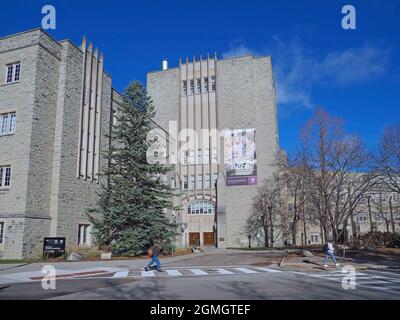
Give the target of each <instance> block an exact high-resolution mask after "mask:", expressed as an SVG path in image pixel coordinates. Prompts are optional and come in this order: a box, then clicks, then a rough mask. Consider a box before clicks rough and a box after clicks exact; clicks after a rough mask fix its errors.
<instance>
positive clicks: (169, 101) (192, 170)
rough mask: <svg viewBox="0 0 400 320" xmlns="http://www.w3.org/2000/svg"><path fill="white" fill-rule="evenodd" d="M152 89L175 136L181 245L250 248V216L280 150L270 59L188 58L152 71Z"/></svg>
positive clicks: (149, 83) (163, 120)
mask: <svg viewBox="0 0 400 320" xmlns="http://www.w3.org/2000/svg"><path fill="white" fill-rule="evenodd" d="M147 87H148V92H149V94H150V96H151V98H152V100H153V104H154V106H155V109H156V112H157V114H156V119H155V120H156V122H157V123H158V124H159V125H160V126H161V127H164V128H169V134H170V137H171V138H174V139H175V141H176V151H177V152H176V157H175V156H173V157H171V154H170V157H169V159H170V160H174V159H175V158H176V160H177V162H176V163H174V161H171V162H172V163H174V164H175V170H176V180H178V181H179V182H180V183H178V184H176V185H177V188H178V189H179V191H180V192H181V197H180V201H179V205H180V206H181V208H182V210H181V211H180V212H179V213H178V214H177V217H178V222H180V223H181V226H182V228H181V230H182V237H181V239H179V241H178V243H179V244H181V245H182V246H189V245H201V246H206V245H216V246H218V247H237V246H247V245H248V237H247V235H246V234H245V232H244V226H245V221H246V218H247V216H248V215H249V214H250V213H251V204H252V200H253V197H254V196H255V195H256V192H257V186H258V185H260V184H261V183H262V181H263V180H264V179H266V178H268V177H271V176H272V174H273V173H274V171H275V170H276V168H275V164H276V155H277V153H278V150H279V142H278V129H277V113H276V105H275V87H274V79H273V73H272V63H271V58H270V57H260V58H255V57H252V56H245V57H239V58H229V59H222V60H218V58H217V56H216V55H215V56H214V57H210V56H207V57H206V58H205V59H203V57H200V59H198V60H197V59H196V58H193V60H192V61H189V60H188V59H186V61H184V62H181V61H180V62H179V67H176V68H171V69H168V68H167V67H166V65H164V66H163V70H161V71H156V72H151V73H149V74H148V77H147ZM172 149H174V148H172ZM278 242H279V241H278Z"/></svg>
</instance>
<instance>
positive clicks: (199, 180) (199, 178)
mask: <svg viewBox="0 0 400 320" xmlns="http://www.w3.org/2000/svg"><path fill="white" fill-rule="evenodd" d="M197 190H203V175H201V174H199V175H198V176H197Z"/></svg>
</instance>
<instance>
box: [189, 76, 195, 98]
mask: <svg viewBox="0 0 400 320" xmlns="http://www.w3.org/2000/svg"><path fill="white" fill-rule="evenodd" d="M189 83H190V91H189V92H190V94H193V93H194V80H193V79H192V80H190V81H189Z"/></svg>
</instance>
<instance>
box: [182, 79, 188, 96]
mask: <svg viewBox="0 0 400 320" xmlns="http://www.w3.org/2000/svg"><path fill="white" fill-rule="evenodd" d="M182 94H183V95H184V96H186V95H187V81H186V80H184V81H182Z"/></svg>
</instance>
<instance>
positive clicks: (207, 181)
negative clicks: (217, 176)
mask: <svg viewBox="0 0 400 320" xmlns="http://www.w3.org/2000/svg"><path fill="white" fill-rule="evenodd" d="M210 180H211V175H209V174H206V189H210V182H211V181H210Z"/></svg>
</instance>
